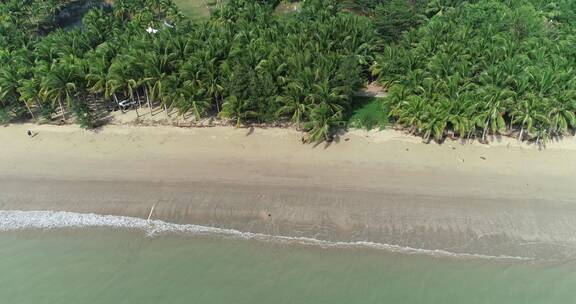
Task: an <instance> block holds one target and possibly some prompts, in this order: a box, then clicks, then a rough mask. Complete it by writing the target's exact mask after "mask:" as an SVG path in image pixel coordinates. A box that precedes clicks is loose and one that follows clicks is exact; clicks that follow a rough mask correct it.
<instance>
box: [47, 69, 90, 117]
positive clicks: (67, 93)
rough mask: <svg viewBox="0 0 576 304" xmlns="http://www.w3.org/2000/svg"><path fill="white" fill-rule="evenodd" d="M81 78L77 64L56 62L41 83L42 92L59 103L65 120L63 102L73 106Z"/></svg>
mask: <svg viewBox="0 0 576 304" xmlns="http://www.w3.org/2000/svg"><path fill="white" fill-rule="evenodd" d="M79 78H80V75H79V74H78V71H77V68H76V67H75V66H73V65H71V64H67V63H62V64H58V63H54V64H52V66H51V67H50V70H49V71H48V73H47V74H46V75H45V76H44V77H43V78H42V81H41V83H40V88H41V94H43V95H45V96H46V97H47V98H48V99H50V100H52V103H53V104H55V103H58V105H59V106H60V111H61V113H62V119H63V120H66V111H65V108H64V104H63V103H62V102H63V101H65V102H66V105H67V106H68V107H70V106H71V104H72V102H73V97H74V94H75V93H76V92H77V90H78V88H77V86H76V82H77V81H78V79H79Z"/></svg>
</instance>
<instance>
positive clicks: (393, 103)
mask: <svg viewBox="0 0 576 304" xmlns="http://www.w3.org/2000/svg"><path fill="white" fill-rule="evenodd" d="M86 1H87V2H86V3H88V5H89V7H91V9H90V10H89V11H88V12H86V13H85V14H84V16H83V20H82V25H81V26H72V27H64V26H63V24H62V22H61V19H62V18H61V17H59V16H62V15H66V9H68V8H69V6H70V4H71V3H78V0H25V1H22V0H7V1H3V2H1V3H0V121H10V120H18V119H43V118H44V119H70V118H74V119H75V120H76V121H77V122H79V123H80V124H81V125H83V126H85V127H92V126H94V124H95V123H96V122H97V120H98V117H99V113H100V112H99V111H100V110H99V109H102V107H103V105H105V104H106V103H114V102H118V101H119V100H134V101H136V102H137V103H138V105H139V106H142V107H148V109H149V111H150V112H151V111H152V108H153V107H158V106H160V107H162V108H163V109H164V110H165V111H166V112H167V113H168V111H169V110H170V109H173V110H177V111H178V113H180V114H182V115H186V114H188V115H191V116H193V117H195V118H196V119H197V120H199V119H201V118H203V117H207V116H218V117H221V118H223V119H227V120H229V121H230V122H231V123H232V124H234V125H237V126H240V125H243V124H246V123H277V122H291V123H293V124H294V125H295V126H297V127H298V128H301V129H303V130H305V131H307V132H308V134H309V135H310V136H309V138H310V140H322V139H327V138H329V137H330V135H331V134H332V133H333V132H334V130H335V129H336V128H338V127H340V126H344V125H345V121H346V119H347V118H348V116H349V115H350V113H351V112H352V111H353V110H355V108H357V107H359V106H361V105H360V104H359V103H358V102H357V100H358V99H355V98H353V96H354V93H355V92H356V91H357V90H358V89H359V88H360V87H361V86H362V85H363V84H366V83H367V82H368V81H369V80H371V79H373V77H376V76H377V77H378V79H379V80H380V81H381V82H382V83H383V84H384V85H385V86H387V87H388V89H389V92H390V94H389V96H388V97H387V98H386V99H385V100H384V103H385V106H374V105H369V106H367V107H366V109H369V110H370V111H374V110H378V109H382V111H384V110H383V109H386V111H388V110H389V118H388V119H391V120H392V122H394V123H396V124H397V125H402V126H404V127H405V128H406V129H407V130H409V131H411V132H413V133H415V134H419V135H421V136H423V137H424V139H426V140H431V139H436V140H442V139H443V138H445V137H446V136H447V135H449V136H460V137H464V138H479V139H482V140H487V139H488V137H489V136H490V135H497V134H507V135H513V136H517V137H518V138H519V139H522V140H536V141H541V140H546V139H548V138H550V137H557V136H563V135H565V134H569V133H571V132H573V131H574V129H575V128H576V115H575V113H576V101H575V100H576V99H575V98H576V72H575V69H574V66H575V61H576V47H575V42H576V33H575V28H576V15H575V13H576V4H575V3H576V2H574V1H570V0H556V1H553V2H550V1H541V0H518V1H496V0H470V1H459V0H341V1H336V0H307V1H305V2H303V3H302V5H300V6H299V7H300V8H299V9H298V10H297V11H295V12H291V13H288V14H275V13H274V8H275V6H276V5H277V4H278V2H279V1H277V0H268V1H266V0H261V1H253V0H229V1H226V2H225V4H224V5H222V6H221V7H220V8H219V9H218V10H216V11H214V12H213V15H212V16H211V18H210V19H209V20H207V21H202V22H192V21H190V20H188V19H187V18H186V17H184V16H183V15H182V14H181V13H180V12H179V11H178V8H177V7H176V6H175V5H174V4H173V3H172V2H171V1H170V0H115V1H113V5H110V4H107V3H109V1H107V2H101V1H98V0H86ZM140 111H143V110H142V109H140ZM367 111H368V110H365V111H363V112H362V111H360V112H358V113H367ZM371 117H386V115H371ZM360 121H361V119H360ZM370 121H373V119H370ZM384 124H385V122H383V123H381V124H378V123H374V122H371V125H384Z"/></svg>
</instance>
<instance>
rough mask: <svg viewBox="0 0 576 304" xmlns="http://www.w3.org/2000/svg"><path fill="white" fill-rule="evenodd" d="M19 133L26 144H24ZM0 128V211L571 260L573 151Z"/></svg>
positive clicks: (296, 136)
mask: <svg viewBox="0 0 576 304" xmlns="http://www.w3.org/2000/svg"><path fill="white" fill-rule="evenodd" d="M28 129H30V130H32V132H34V133H35V136H34V137H33V138H29V137H28V136H27V135H26V131H27V130H28ZM300 136H301V134H300V133H298V132H296V131H294V130H290V129H234V128H230V127H214V128H175V127H134V126H107V127H104V128H102V129H99V130H97V131H96V132H94V131H85V130H81V129H79V128H78V127H75V126H49V125H43V126H38V125H27V124H23V125H10V126H6V127H0V142H1V145H2V146H1V147H0V209H2V210H61V211H73V212H82V213H97V214H112V215H126V216H134V217H140V218H146V217H147V216H148V215H149V213H150V210H151V208H152V206H155V208H154V212H153V214H152V218H154V219H159V220H163V221H168V222H175V223H191V224H198V225H207V226H214V227H222V228H233V229H238V230H241V231H248V232H259V233H266V234H271V235H286V236H303V237H314V238H317V239H322V240H329V241H344V242H348V241H369V242H378V243H385V244H391V245H398V246H408V247H412V248H422V249H441V250H447V251H450V252H455V253H473V254H485V255H496V256H497V255H512V256H521V257H534V258H546V259H555V258H566V257H571V256H574V255H575V254H576V189H575V188H576V187H574V185H573V184H574V181H575V180H576V179H575V177H576V141H575V140H574V139H573V138H568V139H565V140H563V141H562V142H552V143H549V144H548V145H547V148H546V149H544V150H540V149H538V148H537V147H534V146H529V145H526V144H520V143H518V142H516V141H515V140H513V139H501V140H500V141H496V142H495V143H493V144H491V145H482V144H477V143H464V144H462V143H460V142H456V141H453V142H452V141H449V142H445V143H444V144H442V145H438V144H422V143H421V142H420V140H419V139H418V138H415V137H409V136H406V135H403V134H402V133H400V132H397V131H392V130H386V131H379V132H365V131H359V130H355V131H352V132H349V133H347V134H344V135H343V136H342V137H341V138H340V140H339V142H336V143H332V144H331V145H329V146H326V145H324V144H320V145H317V146H314V145H303V144H301V142H300Z"/></svg>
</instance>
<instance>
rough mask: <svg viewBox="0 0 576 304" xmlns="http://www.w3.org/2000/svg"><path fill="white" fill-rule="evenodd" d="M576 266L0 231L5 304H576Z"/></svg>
mask: <svg viewBox="0 0 576 304" xmlns="http://www.w3.org/2000/svg"><path fill="white" fill-rule="evenodd" d="M574 286H576V265H575V264H574V263H573V262H564V263H558V262H556V263H552V262H538V261H530V262H528V261H514V260H501V259H481V258H454V257H433V256H428V255H416V254H401V253H391V252H388V251H386V250H376V249H366V248H364V249H362V248H355V249H354V248H342V249H338V248H329V249H322V248H319V247H316V246H307V245H306V246H305V245H297V244H292V245H287V244H275V243H270V242H263V241H254V240H239V239H233V238H229V237H224V236H198V235H196V236H194V235H176V234H172V235H163V236H156V237H147V236H146V235H145V234H144V233H143V232H141V231H129V230H127V229H115V230H113V229H110V228H82V229H52V230H29V231H23V230H21V231H11V232H0V297H1V299H0V301H1V302H0V303H3V304H12V303H14V304H16V303H18V304H32V303H34V304H41V303H59V304H60V303H251V304H255V303H318V304H322V303H468V304H473V303H573V302H574V301H575V300H576V287H574Z"/></svg>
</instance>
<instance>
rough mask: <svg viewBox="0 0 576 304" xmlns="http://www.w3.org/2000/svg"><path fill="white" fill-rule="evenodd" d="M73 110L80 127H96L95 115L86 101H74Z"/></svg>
mask: <svg viewBox="0 0 576 304" xmlns="http://www.w3.org/2000/svg"><path fill="white" fill-rule="evenodd" d="M72 111H73V112H74V114H75V115H76V121H77V122H78V124H79V125H80V127H82V128H84V129H92V128H94V127H95V121H94V115H93V113H92V110H91V109H90V107H89V106H88V105H87V104H86V103H83V102H77V103H74V104H73V106H72Z"/></svg>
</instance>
